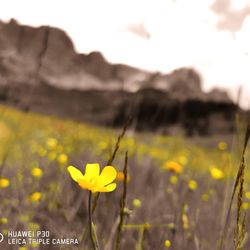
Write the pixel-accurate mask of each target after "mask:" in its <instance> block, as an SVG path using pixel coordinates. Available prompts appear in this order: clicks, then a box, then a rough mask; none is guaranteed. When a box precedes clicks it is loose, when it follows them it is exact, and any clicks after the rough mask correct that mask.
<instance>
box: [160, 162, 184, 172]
mask: <svg viewBox="0 0 250 250" xmlns="http://www.w3.org/2000/svg"><path fill="white" fill-rule="evenodd" d="M163 167H164V168H165V169H167V170H168V171H172V172H174V173H177V174H180V173H181V172H182V165H180V164H179V163H177V162H175V161H167V162H165V163H164V166H163Z"/></svg>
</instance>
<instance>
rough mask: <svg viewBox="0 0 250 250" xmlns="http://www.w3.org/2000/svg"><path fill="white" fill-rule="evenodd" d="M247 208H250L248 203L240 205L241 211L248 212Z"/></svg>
mask: <svg viewBox="0 0 250 250" xmlns="http://www.w3.org/2000/svg"><path fill="white" fill-rule="evenodd" d="M249 207H250V204H249V203H247V202H243V203H242V209H243V210H248V209H249Z"/></svg>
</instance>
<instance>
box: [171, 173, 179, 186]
mask: <svg viewBox="0 0 250 250" xmlns="http://www.w3.org/2000/svg"><path fill="white" fill-rule="evenodd" d="M169 181H170V183H171V184H173V185H175V184H177V183H178V181H179V178H178V176H176V175H172V176H171V177H170V178H169Z"/></svg>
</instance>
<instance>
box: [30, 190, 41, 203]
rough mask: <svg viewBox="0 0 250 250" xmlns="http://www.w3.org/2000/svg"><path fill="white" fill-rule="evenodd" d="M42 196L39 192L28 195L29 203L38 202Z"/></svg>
mask: <svg viewBox="0 0 250 250" xmlns="http://www.w3.org/2000/svg"><path fill="white" fill-rule="evenodd" d="M41 196H42V194H41V193H40V192H34V193H32V194H31V195H30V197H29V200H30V201H31V202H38V201H39V200H40V199H41Z"/></svg>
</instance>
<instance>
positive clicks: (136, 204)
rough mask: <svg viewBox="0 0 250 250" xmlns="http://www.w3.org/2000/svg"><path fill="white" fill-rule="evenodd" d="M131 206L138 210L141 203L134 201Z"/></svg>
mask: <svg viewBox="0 0 250 250" xmlns="http://www.w3.org/2000/svg"><path fill="white" fill-rule="evenodd" d="M133 206H134V207H136V208H139V207H140V206H141V201H140V200H139V199H134V200H133Z"/></svg>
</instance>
